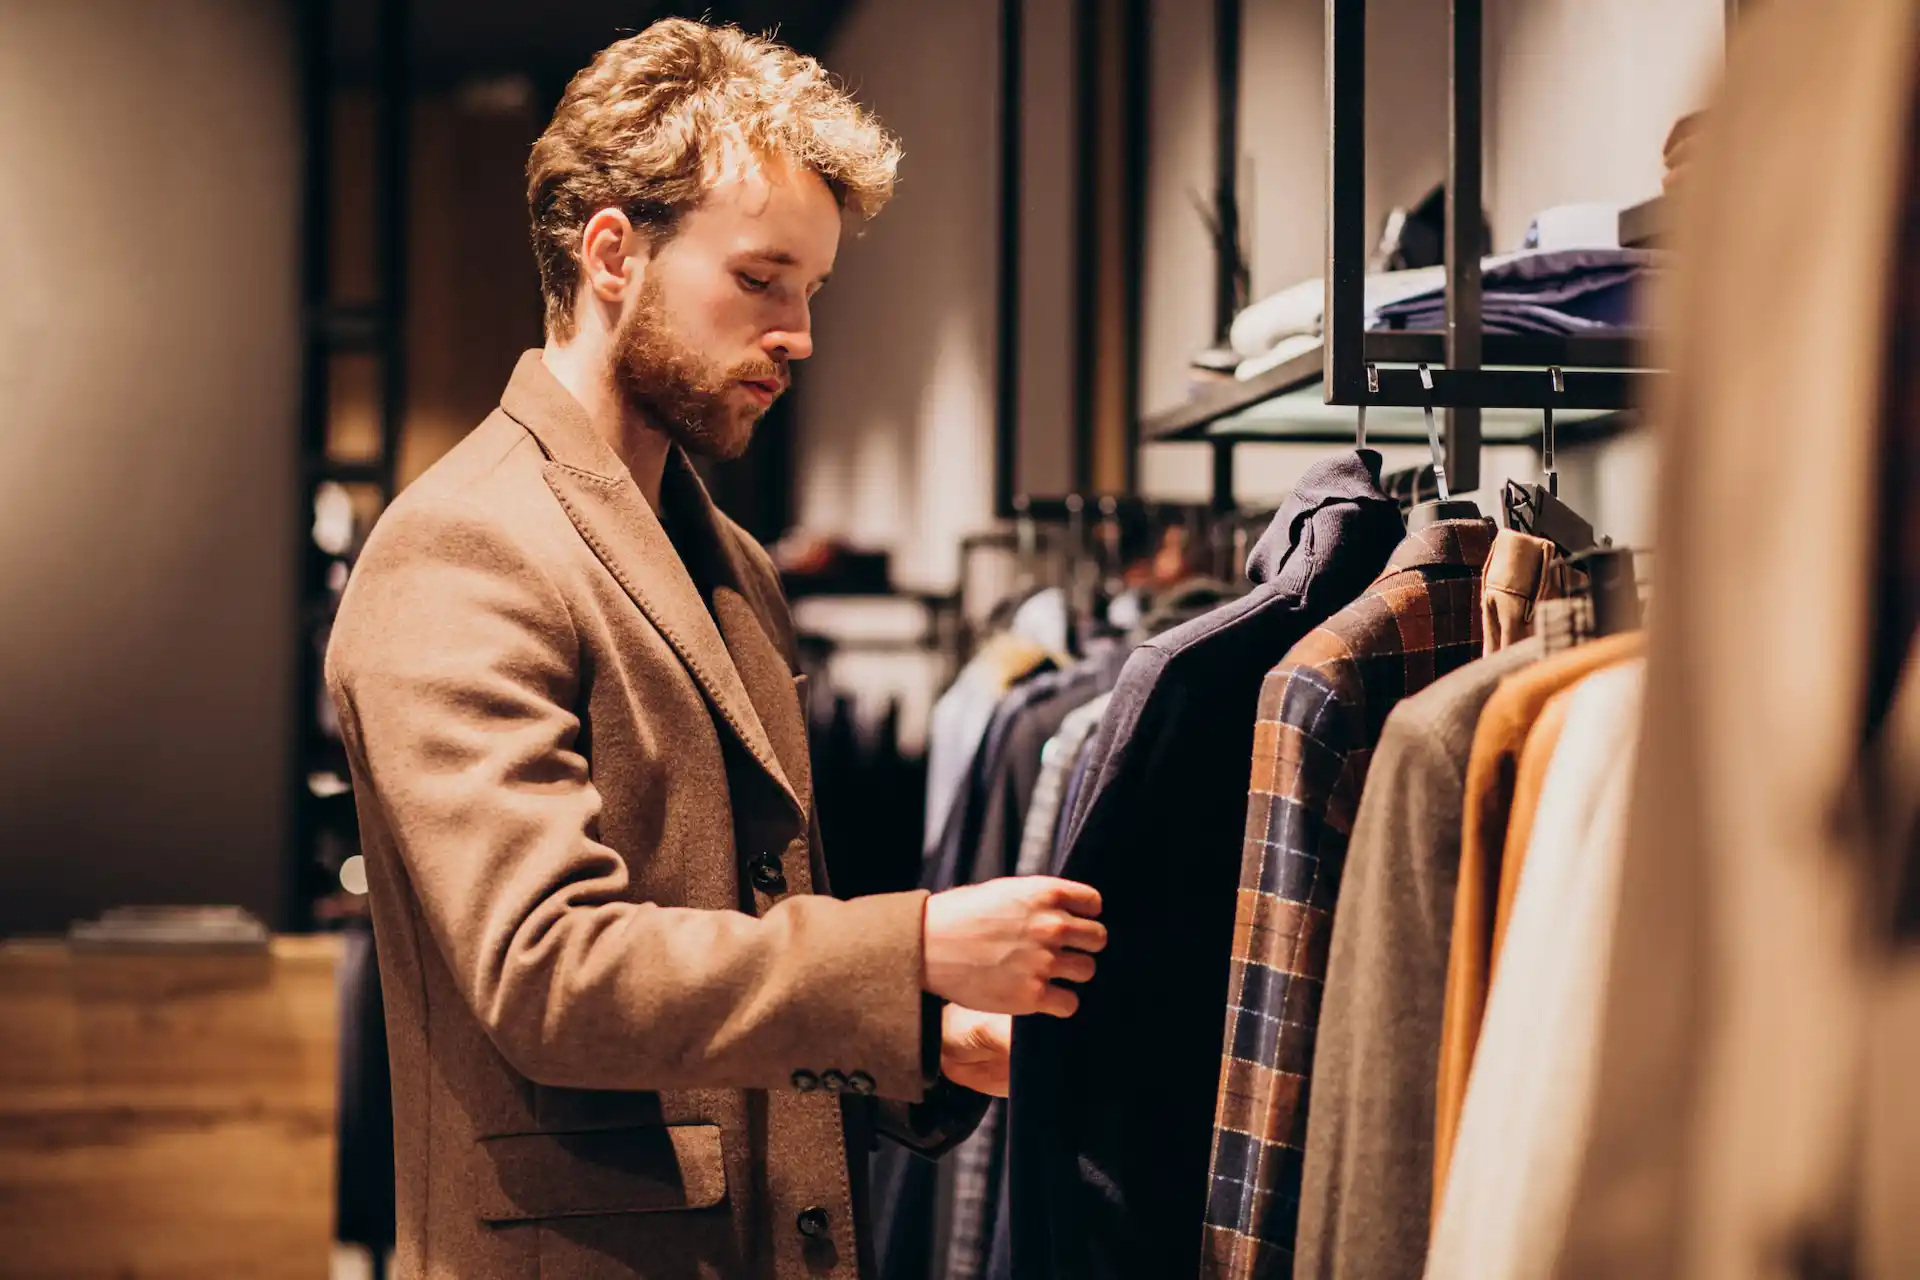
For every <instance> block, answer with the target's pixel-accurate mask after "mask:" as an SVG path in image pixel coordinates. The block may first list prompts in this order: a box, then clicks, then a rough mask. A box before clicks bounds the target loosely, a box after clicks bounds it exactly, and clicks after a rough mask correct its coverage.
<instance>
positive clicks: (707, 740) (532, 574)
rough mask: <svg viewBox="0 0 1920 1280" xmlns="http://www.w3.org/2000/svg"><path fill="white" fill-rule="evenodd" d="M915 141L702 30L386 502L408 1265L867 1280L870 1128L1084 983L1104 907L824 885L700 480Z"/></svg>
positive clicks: (947, 1113)
mask: <svg viewBox="0 0 1920 1280" xmlns="http://www.w3.org/2000/svg"><path fill="white" fill-rule="evenodd" d="M898 157H899V150H898V147H897V146H896V144H895V143H894V142H893V141H892V140H891V139H890V138H889V137H888V136H887V135H886V134H885V132H884V131H883V130H882V129H881V128H880V127H879V125H878V124H877V123H876V122H875V121H874V120H873V119H872V118H871V117H870V116H868V115H867V114H866V113H865V112H864V111H862V110H861V109H860V108H859V107H858V106H856V105H855V104H854V103H852V102H851V101H850V100H849V99H848V98H847V97H846V96H845V95H844V93H843V92H842V91H841V90H839V89H838V88H837V87H835V86H834V85H833V84H832V83H831V82H830V81H829V80H828V79H827V77H826V76H825V73H824V72H823V71H822V70H821V68H820V66H819V64H818V63H816V62H814V61H813V60H812V59H809V58H803V57H800V56H798V55H796V54H794V53H793V52H792V51H790V50H787V49H784V48H782V47H780V46H778V45H775V44H772V43H769V42H767V41H764V40H758V39H752V38H749V37H747V36H745V35H744V34H742V33H741V32H739V31H737V30H733V29H724V30H714V29H710V28H708V27H705V26H703V25H701V24H699V23H694V22H686V21H667V22H661V23H658V24H656V25H655V26H653V27H651V28H649V29H648V30H646V31H645V32H643V33H641V34H640V35H638V36H635V37H633V38H631V39H628V40H623V41H621V42H620V43H618V44H616V45H614V46H612V47H611V48H609V49H607V50H605V51H604V52H603V53H601V54H600V56H599V57H598V58H596V59H595V60H594V62H593V64H592V65H591V66H589V67H588V68H587V69H586V70H585V71H583V72H582V73H581V74H580V75H579V76H577V77H576V78H575V79H574V81H573V83H572V85H571V86H569V88H568V90H567V93H566V96H565V98H564V99H563V100H562V102H561V104H560V107H559V109H558V111H557V112H556V113H555V115H554V118H553V121H552V123H551V124H550V125H549V127H548V129H547V131H546V133H545V134H544V135H543V136H542V137H541V139H540V140H539V142H538V143H537V144H536V145H535V147H534V150H533V155H532V159H531V161H530V163H529V184H528V201H529V205H530V208H531V213H532V219H533V236H534V245H535V250H536V255H537V257H538V260H539V266H540V275H541V285H542V290H543V292H544V294H545V299H546V314H547V319H546V326H547V344H546V347H545V349H544V350H543V351H536V352H529V353H528V354H527V355H526V356H524V357H523V358H522V359H521V361H520V364H519V367H518V368H517V369H516V370H515V371H514V374H513V379H512V381H511V382H510V383H509V384H508V386H507V389H506V392H505V394H504V395H503V397H502V399H501V404H500V409H499V410H498V411H497V412H495V413H494V414H493V415H492V416H491V417H489V418H488V419H487V420H486V421H485V422H483V423H482V424H481V425H480V426H479V428H478V429H477V430H475V431H474V432H473V434H471V435H470V436H469V437H468V438H467V439H466V440H465V441H464V442H462V443H461V444H460V445H459V446H458V447H457V448H455V449H454V450H453V451H452V452H451V453H450V454H449V455H448V456H447V457H446V458H445V459H444V460H443V461H441V462H440V463H439V465H437V466H436V467H434V468H433V469H432V470H431V471H430V472H428V473H427V474H426V475H425V476H423V477H422V478H421V479H420V480H419V481H417V482H416V483H415V484H414V485H412V486H411V487H410V488H409V489H408V490H407V492H406V493H405V494H404V495H403V496H402V497H401V498H400V499H399V500H398V501H397V502H396V503H395V504H394V505H393V507H392V508H391V509H390V510H389V511H388V512H387V514H386V516H385V517H384V518H383V519H382V521H381V522H380V525H379V527H378V528H377V529H376V531H375V532H374V535H373V537H372V538H371V539H370V541H369V542H368V545H367V548H366V551H365V553H364V554H363V556H362V558H361V560H360V564H359V568H358V570H357V572H356V574H355V577H354V580H353V583H352V585H351V586H350V588H349V589H348V592H347V595H346V598H345V600H344V601H343V603H342V605H341V610H340V617H339V620H338V623H337V625H336V627H335V630H334V637H333V643H332V646H331V649H330V651H329V653H328V683H329V687H330V689H331V691H332V693H333V696H334V699H335V701H336V703H337V705H338V707H339V710H340V720H341V727H342V732H343V735H344V737H345V740H346V743H347V748H348V752H349V758H350V760H351V762H352V769H353V776H354V785H355V790H356V794H357V797H358V801H359V806H360V814H361V827H362V838H363V844H364V851H365V854H366V859H367V864H368V880H369V885H370V893H371V895H372V905H373V916H374V925H375V930H376V933H377V935H378V939H379V950H380V965H381V978H382V983H383V987H384V990H385V997H386V1003H387V1019H388V1028H389V1036H390V1041H391V1053H392V1059H393V1082H394V1102H395V1119H396V1125H395V1130H396V1132H395V1153H396V1165H397V1174H398V1179H399V1187H398V1211H399V1242H398V1253H399V1266H400V1271H401V1273H402V1274H403V1275H406V1276H409V1277H455V1276H459V1277H486V1278H487V1280H495V1278H497V1277H514V1276H526V1277H535V1276H538V1277H543V1278H545V1280H555V1278H556V1277H559V1278H568V1280H570V1278H573V1277H590V1276H592V1277H598V1276H654V1277H657V1276H673V1277H682V1276H687V1277H691V1276H702V1277H735V1276H742V1277H748V1276H750V1277H780V1278H783V1280H784V1278H786V1277H802V1276H807V1277H813V1276H844V1277H853V1276H856V1275H859V1274H862V1273H863V1272H865V1271H866V1270H867V1269H868V1268H869V1267H870V1265H871V1264H870V1262H869V1261H868V1260H867V1258H866V1257H865V1256H863V1255H865V1254H866V1253H868V1251H869V1250H868V1242H867V1241H866V1240H865V1238H864V1235H863V1223H862V1221H861V1219H862V1215H863V1214H864V1198H865V1197H864V1186H863V1181H864V1164H865V1157H866V1152H867V1149H868V1148H869V1147H870V1145H871V1134H872V1132H873V1130H874V1127H875V1126H877V1127H879V1128H881V1129H884V1130H886V1131H888V1132H889V1133H891V1134H892V1135H894V1136H896V1137H899V1138H901V1139H902V1140H905V1141H907V1142H909V1143H912V1144H914V1145H916V1146H918V1147H919V1148H921V1149H923V1150H927V1151H930V1152H931V1151H938V1150H940V1149H942V1148H943V1147H944V1146H948V1145H951V1144H952V1143H953V1142H955V1141H957V1140H958V1139H959V1138H960V1137H962V1136H964V1134H965V1132H966V1130H967V1129H968V1127H970V1125H971V1123H972V1122H973V1121H974V1120H975V1119H977V1117H978V1114H979V1110H980V1108H981V1107H982V1106H984V1099H983V1098H981V1097H980V1096H979V1094H978V1093H973V1092H970V1091H969V1089H971V1090H980V1091H985V1092H996V1091H998V1092H1003V1091H1004V1088H1005V1079H1006V1070H1007V1067H1006V1058H1007V1051H1008V1040H1009V1034H1010V1032H1009V1018H1008V1015H1011V1014H1018V1013H1033V1012H1046V1013H1052V1014H1056V1015H1059V1016H1067V1015H1070V1014H1071V1013H1072V1012H1073V1009H1074V1007H1075V998H1074V996H1073V994H1072V993H1071V992H1070V991H1068V990H1067V989H1065V988H1063V987H1061V986H1058V985H1055V984H1056V982H1058V981H1067V982H1083V981H1085V980H1086V979H1088V978H1089V977H1091V976H1092V973H1093V967H1094V962H1093V958H1092V953H1094V952H1097V951H1099V950H1100V949H1101V948H1102V947H1103V946H1104V945H1105V934H1104V931H1103V929H1102V927H1101V926H1100V925H1099V924H1098V923H1097V922H1096V921H1095V920H1094V919H1092V917H1093V916H1095V915H1097V914H1098V912H1099V900H1098V897H1097V896H1096V895H1095V894H1093V893H1092V891H1091V890H1088V889H1085V888H1084V887H1082V886H1076V885H1071V884H1068V883H1066V882H1064V881H1059V880H1047V879H1020V880H1006V881H1001V882H998V883H995V884H990V885H983V886H977V887H973V888H969V889H964V890H959V891H955V892H953V893H948V894H940V895H937V896H933V897H931V898H930V897H929V896H928V895H926V894H924V893H909V894H895V895H882V896H875V897H870V898H864V899H856V900H852V901H846V902H840V901H835V900H834V899H832V898H830V897H827V896H825V895H824V894H823V893H821V892H820V891H821V890H822V889H824V884H823V883H822V867H823V863H822V861H821V858H820V851H819V842H818V837H817V833H816V831H815V830H814V823H813V820H812V804H811V795H810V777H809V769H808V760H807V741H806V726H805V723H804V721H803V718H802V713H801V702H800V698H799V696H798V691H797V689H796V679H795V677H794V676H793V675H792V673H791V668H792V662H793V632H792V625H791V621H790V619H789V616H788V613H787V609H786V606H785V602H784V600H783V598H782V596H781V593H780V586H779V582H778V579H777V577H776V576H775V573H774V571H773V569H772V567H771V565H770V563H769V561H768V560H767V558H766V556H765V554H764V552H762V550H761V549H760V547H758V546H757V545H755V544H754V543H753V542H752V540H751V539H749V538H748V537H747V536H746V535H745V534H744V533H742V532H741V531H740V530H739V529H738V528H737V527H736V526H735V525H733V524H732V523H731V522H730V521H728V520H727V519H726V518H725V517H724V516H722V515H720V514H719V513H718V512H717V511H715V510H714V508H713V506H712V505H711V503H710V502H709V501H708V499H707V496H706V493H705V491H704V490H703V489H702V487H701V485H700V482H699V480H698V478H697V477H696V476H695V474H694V472H693V470H692V468H691V466H690V465H689V463H688V455H689V454H704V455H707V456H714V457H733V456H736V455H738V454H739V453H740V452H741V451H742V450H743V449H745V448H746V446H747V442H748V440H749V438H750V437H751V435H752V429H753V424H754V422H755V420H756V419H758V418H759V417H760V415H761V414H763V413H764V412H765V411H766V409H767V407H768V406H769V405H771V404H772V403H773V401H774V400H775V399H776V398H777V397H778V396H779V395H780V394H781V392H782V391H783V390H784V389H785V388H786V386H787V379H788V372H789V366H790V362H792V361H794V360H801V359H805V358H806V357H807V356H808V355H809V354H810V353H811V351H812V349H813V340H812V337H811V336H810V330H809V307H810V304H811V299H812V297H813V294H814V292H815V290H817V289H818V288H819V287H820V286H821V285H822V284H823V283H824V282H825V281H826V278H827V275H828V273H829V271H830V270H831V268H832V266H833V262H834V258H835V255H836V253H837V251H838V246H839V240H840V236H841V233H842V227H843V221H845V220H847V219H855V220H857V219H860V218H864V217H869V216H871V215H872V214H873V213H875V212H877V211H878V209H879V208H880V206H881V205H882V204H883V203H884V202H885V201H886V199H887V197H888V195H889V194H890V192H891V188H892V182H893V175H894V169H895V165H896V164H897V162H898ZM948 1000H950V1001H952V1002H953V1003H952V1004H944V1003H943V1002H944V1001H948ZM943 1073H944V1074H943ZM961 1086H967V1087H969V1088H962V1087H961ZM881 1099H885V1100H888V1101H886V1102H881V1101H880V1100H881Z"/></svg>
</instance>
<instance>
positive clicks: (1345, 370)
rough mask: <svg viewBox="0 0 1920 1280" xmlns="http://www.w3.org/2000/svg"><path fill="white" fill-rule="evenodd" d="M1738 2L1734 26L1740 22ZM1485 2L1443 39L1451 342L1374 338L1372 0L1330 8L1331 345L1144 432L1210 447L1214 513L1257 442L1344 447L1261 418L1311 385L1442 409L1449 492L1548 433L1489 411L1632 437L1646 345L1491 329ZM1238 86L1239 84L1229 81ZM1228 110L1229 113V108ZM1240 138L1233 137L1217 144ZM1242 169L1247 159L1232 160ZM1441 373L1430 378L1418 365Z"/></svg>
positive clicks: (1330, 431) (1656, 208) (1301, 425)
mask: <svg viewBox="0 0 1920 1280" xmlns="http://www.w3.org/2000/svg"><path fill="white" fill-rule="evenodd" d="M1737 10H1738V4H1737V0H1728V3H1727V21H1728V24H1729V26H1731V24H1732V22H1733V21H1734V19H1735V17H1736V16H1737ZM1482 16H1483V3H1482V0H1450V3H1449V41H1448V46H1449V48H1448V75H1447V80H1448V97H1449V112H1448V144H1447V188H1446V189H1447V192H1448V198H1447V206H1446V207H1447V226H1446V235H1445V246H1446V250H1445V260H1446V283H1445V286H1444V290H1445V298H1446V313H1447V324H1446V329H1445V330H1444V331H1442V332H1371V333H1370V332H1368V331H1367V329H1366V299H1365V271H1366V253H1367V231H1366V139H1365V125H1366V0H1327V2H1326V33H1327V106H1328V113H1327V114H1328V128H1327V161H1328V192H1329V209H1328V236H1327V255H1326V274H1325V288H1326V302H1325V309H1324V315H1325V323H1324V331H1325V339H1324V342H1323V343H1322V345H1321V346H1320V347H1319V348H1318V349H1316V350H1313V351H1309V352H1306V353H1304V354H1302V355H1300V356H1298V357H1296V358H1295V359H1293V360H1291V361H1289V362H1287V363H1285V364H1282V365H1280V366H1278V367H1276V368H1274V369H1271V370H1268V371H1266V372H1265V373H1263V374H1261V375H1259V376H1258V377H1255V378H1252V379H1249V380H1247V381H1245V382H1236V383H1234V384H1232V385H1230V386H1221V387H1217V388H1210V389H1208V390H1207V391H1205V392H1203V393H1201V394H1200V395H1197V396H1195V397H1194V398H1193V399H1191V400H1190V401H1189V402H1187V403H1185V404H1182V405H1179V406H1177V407H1175V408H1173V409H1170V410H1167V411H1165V412H1163V413H1159V414H1154V415H1151V416H1149V417H1148V418H1147V419H1145V420H1144V421H1143V423H1142V425H1141V432H1140V434H1141V437H1142V438H1143V439H1146V440H1153V441H1205V442H1207V443H1210V444H1211V445H1212V446H1213V452H1214V457H1213V486H1212V489H1213V493H1212V497H1213V507H1214V509H1215V510H1218V511H1227V510H1231V509H1232V508H1233V506H1234V504H1235V498H1234V492H1233V489H1234V465H1233V455H1234V450H1235V448H1236V447H1237V446H1238V445H1239V444H1241V443H1244V442H1246V441H1249V440H1254V441H1274V442H1289V443H1303V444H1336V443H1342V442H1348V441H1352V440H1353V439H1354V438H1355V433H1354V431H1353V430H1351V429H1346V428H1343V427H1340V426H1336V425H1334V424H1333V423H1331V422H1328V421H1326V420H1324V419H1322V420H1321V421H1318V422H1290V421H1284V420H1282V421H1272V420H1267V421H1263V420H1262V415H1259V414H1257V413H1253V412H1250V411H1253V410H1256V409H1257V408H1258V407H1259V406H1262V405H1266V404H1268V403H1269V402H1272V401H1274V400H1276V399H1278V398H1279V397H1282V396H1287V395H1290V394H1294V393H1299V392H1302V391H1304V390H1305V389H1307V388H1309V387H1312V386H1313V385H1315V384H1316V383H1317V384H1319V385H1320V386H1321V388H1322V396H1321V401H1322V403H1324V404H1326V405H1340V406H1351V407H1354V408H1356V409H1358V408H1360V407H1362V406H1364V407H1366V408H1367V409H1369V410H1373V409H1394V408H1399V409H1416V410H1421V411H1423V412H1424V410H1425V409H1427V408H1429V407H1431V408H1433V409H1436V410H1442V409H1443V410H1445V411H1446V426H1445V431H1444V434H1443V440H1444V444H1445V464H1446V469H1447V473H1448V475H1449V477H1450V478H1451V479H1452V482H1453V487H1454V488H1455V489H1458V490H1462V491H1469V490H1472V489H1476V488H1478V487H1479V484H1480V449H1481V446H1482V444H1484V443H1488V442H1497V443H1516V444H1517V443H1532V442H1534V441H1536V440H1537V439H1538V434H1539V433H1538V429H1537V426H1535V425H1533V424H1527V423H1522V422H1517V421H1513V420H1512V419H1511V415H1508V421H1507V422H1506V423H1505V424H1503V425H1502V426H1500V427H1498V428H1495V427H1494V426H1492V425H1491V424H1489V423H1488V422H1487V421H1486V420H1485V419H1484V418H1483V412H1484V411H1486V410H1526V411H1544V410H1546V409H1548V408H1552V409H1554V410H1555V411H1556V412H1560V413H1578V412H1581V411H1585V412H1586V415H1587V417H1586V420H1585V421H1578V420H1568V419H1566V418H1563V419H1562V423H1561V435H1562V437H1563V439H1565V440H1566V441H1567V442H1569V443H1578V442H1580V441H1583V440H1590V439H1596V438H1604V437H1605V436H1608V435H1611V434H1614V433H1616V432H1618V431H1619V430H1620V429H1622V428H1623V427H1624V426H1625V425H1626V422H1627V419H1626V418H1625V417H1624V416H1623V414H1624V412H1625V411H1627V410H1630V409H1631V408H1632V407H1633V406H1634V405H1636V404H1638V403H1640V402H1641V401H1643V400H1644V399H1645V392H1646V389H1647V386H1648V383H1649V381H1650V379H1652V378H1654V377H1657V376H1658V374H1657V372H1656V371H1654V370H1651V369H1649V368H1647V366H1646V358H1645V355H1644V351H1645V335H1644V334H1640V333H1629V334H1623V335H1605V336H1580V337H1559V336H1550V335H1513V336H1507V335H1486V334H1483V333H1482V329H1481V326H1482V313H1481V293H1480V271H1481V262H1480V252H1479V244H1478V234H1479V214H1480V208H1481V195H1480V193H1481V189H1482V185H1483V184H1482V173H1483V160H1484V156H1483V145H1484V144H1483V130H1482V120H1481V101H1482V94H1483V90H1484V75H1483V67H1482ZM1233 78H1234V79H1235V80H1237V75H1235V76H1234V77H1233ZM1231 109H1232V103H1231V101H1229V100H1227V99H1225V97H1224V94H1223V98H1222V102H1221V110H1222V111H1228V110H1231ZM1233 136H1234V134H1233V131H1231V130H1227V129H1224V128H1223V129H1222V130H1221V137H1222V140H1223V142H1222V145H1223V146H1224V145H1227V143H1226V141H1225V140H1226V139H1229V138H1232V137H1233ZM1218 163H1219V164H1221V165H1223V166H1228V167H1232V166H1234V165H1235V164H1236V163H1237V157H1234V156H1227V155H1222V156H1221V157H1219V158H1218ZM1663 217H1664V206H1663V204H1662V202H1659V201H1657V200H1656V201H1651V202H1648V203H1647V204H1645V205H1642V206H1639V207H1637V208H1635V209H1633V210H1629V211H1628V212H1627V213H1626V214H1623V215H1622V220H1621V221H1622V232H1623V243H1625V242H1628V240H1629V238H1631V240H1632V241H1633V242H1638V243H1644V242H1646V241H1647V240H1649V239H1651V238H1653V237H1654V235H1655V234H1656V230H1657V228H1658V227H1659V226H1660V225H1661V223H1662V221H1663ZM1419 365H1427V366H1430V368H1429V369H1428V370H1425V371H1422V370H1420V369H1418V368H1417V367H1416V366H1419ZM1368 438H1369V440H1370V441H1372V442H1376V443H1395V444H1398V443H1406V444H1414V443H1420V442H1422V441H1424V440H1425V438H1426V437H1425V433H1424V431H1420V430H1415V429H1413V428H1412V427H1411V426H1410V425H1397V424H1391V425H1390V424H1387V423H1377V422H1369V424H1368Z"/></svg>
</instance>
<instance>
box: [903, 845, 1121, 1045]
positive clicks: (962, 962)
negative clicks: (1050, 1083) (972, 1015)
mask: <svg viewBox="0 0 1920 1280" xmlns="http://www.w3.org/2000/svg"><path fill="white" fill-rule="evenodd" d="M1099 914H1100V894H1099V893H1098V892H1097V891H1096V890H1094V889H1091V888H1089V887H1087V886H1086V885H1084V884H1075V883H1074V882H1073V881H1071V880H1056V879H1054V878H1053V877H1051V876H1008V877H1005V878H1002V879H998V880H988V881H986V882H985V883H982V884H975V885H968V886H966V887H965V888H963V889H949V890H948V891H947V892H945V893H936V894H934V895H933V896H932V897H930V898H928V899H927V919H926V925H925V929H926V966H927V973H926V985H927V990H929V991H931V992H933V994H935V995H937V996H940V997H942V998H944V999H946V1000H949V1001H951V1002H952V1003H954V1004H958V1005H965V1006H966V1007H967V1008H969V1009H980V1010H984V1011H986V1012H989V1013H1014V1014H1027V1013H1050V1014H1052V1015H1053V1016H1054V1017H1056V1018H1070V1017H1072V1016H1073V1013H1074V1011H1075V1010H1076V1009H1078V1008H1079V1007H1080V997H1079V996H1077V995H1075V994H1074V993H1073V992H1071V991H1069V990H1067V989H1066V988H1064V987H1057V986H1055V985H1053V984H1054V981H1055V980H1056V979H1058V980H1060V981H1063V982H1086V981H1088V980H1090V979H1091V978H1092V977H1093V967H1094V966H1093V953H1094V952H1096V951H1100V950H1103V949H1104V948H1105V947H1106V945H1107V929H1106V926H1105V925H1103V924H1101V923H1100V922H1099V921H1097V920H1094V919H1092V917H1094V916H1097V915H1099Z"/></svg>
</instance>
